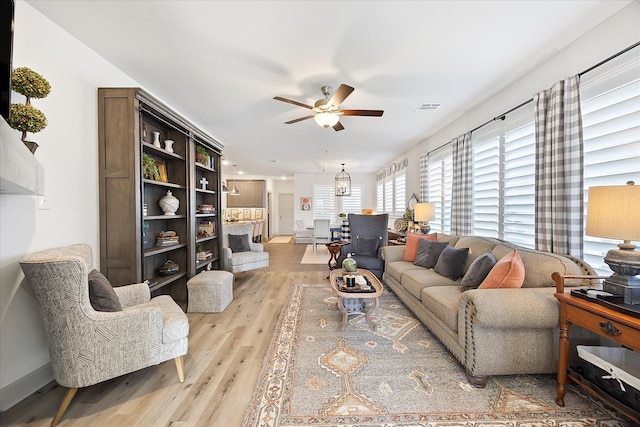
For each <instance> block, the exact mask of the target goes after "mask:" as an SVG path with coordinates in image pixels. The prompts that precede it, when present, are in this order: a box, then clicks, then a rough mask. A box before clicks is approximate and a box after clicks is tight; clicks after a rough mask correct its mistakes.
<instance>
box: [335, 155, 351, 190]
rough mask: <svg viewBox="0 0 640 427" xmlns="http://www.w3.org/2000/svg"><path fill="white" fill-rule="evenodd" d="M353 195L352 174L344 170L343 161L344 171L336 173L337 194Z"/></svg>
mask: <svg viewBox="0 0 640 427" xmlns="http://www.w3.org/2000/svg"><path fill="white" fill-rule="evenodd" d="M350 195H351V175H349V174H348V173H346V172H345V171H344V163H342V171H341V172H340V173H338V175H336V196H350Z"/></svg>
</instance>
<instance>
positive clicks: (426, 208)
mask: <svg viewBox="0 0 640 427" xmlns="http://www.w3.org/2000/svg"><path fill="white" fill-rule="evenodd" d="M435 218H436V209H435V206H433V203H416V204H415V205H414V206H413V220H414V221H415V222H417V223H418V224H419V227H420V230H421V232H422V233H423V234H427V233H428V232H429V231H430V230H431V227H430V226H429V221H432V220H434V219H435Z"/></svg>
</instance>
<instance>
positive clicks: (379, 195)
mask: <svg viewBox="0 0 640 427" xmlns="http://www.w3.org/2000/svg"><path fill="white" fill-rule="evenodd" d="M376 210H377V211H378V212H384V180H380V181H378V183H377V184H376Z"/></svg>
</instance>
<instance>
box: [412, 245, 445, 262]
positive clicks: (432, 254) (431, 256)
mask: <svg viewBox="0 0 640 427" xmlns="http://www.w3.org/2000/svg"><path fill="white" fill-rule="evenodd" d="M447 245H449V243H447V242H434V241H431V240H427V239H420V240H419V241H418V252H417V253H416V260H415V261H414V262H413V263H414V264H415V265H417V266H420V267H424V268H433V267H435V265H436V263H437V262H438V258H439V257H440V254H441V253H442V251H443V250H444V248H445V247H446V246H447Z"/></svg>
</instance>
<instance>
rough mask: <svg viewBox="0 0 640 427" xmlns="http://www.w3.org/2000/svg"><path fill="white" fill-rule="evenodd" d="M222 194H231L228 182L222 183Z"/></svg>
mask: <svg viewBox="0 0 640 427" xmlns="http://www.w3.org/2000/svg"><path fill="white" fill-rule="evenodd" d="M222 192H223V193H228V192H229V188H227V182H226V181H222Z"/></svg>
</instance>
